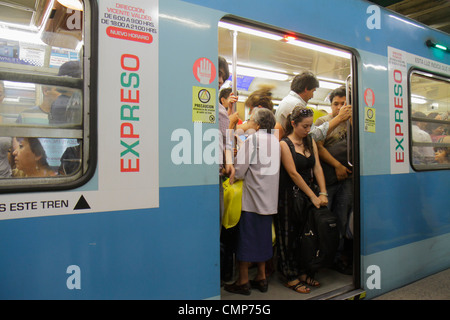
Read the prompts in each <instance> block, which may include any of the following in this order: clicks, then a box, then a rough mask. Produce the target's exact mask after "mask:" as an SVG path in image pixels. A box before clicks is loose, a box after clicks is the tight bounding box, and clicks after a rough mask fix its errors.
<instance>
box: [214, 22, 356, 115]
mask: <svg viewBox="0 0 450 320" xmlns="http://www.w3.org/2000/svg"><path fill="white" fill-rule="evenodd" d="M236 31H237V35H236ZM235 36H236V37H237V39H236V55H237V59H236V74H237V84H236V87H237V91H238V94H239V103H238V107H237V110H238V112H239V115H240V118H241V119H244V118H247V116H248V115H247V114H246V113H245V114H244V112H248V110H245V111H244V110H243V104H244V102H245V99H246V97H247V96H248V95H249V94H250V93H251V92H253V91H255V90H258V89H260V88H261V87H262V86H269V87H272V98H273V102H274V108H275V109H276V108H277V106H278V104H279V102H280V101H281V99H283V97H285V96H286V95H287V94H288V93H289V91H290V83H291V80H292V79H293V77H294V76H295V75H297V74H300V73H302V72H303V71H310V72H312V73H313V74H315V75H316V77H317V78H318V79H319V82H320V88H318V89H317V90H316V91H315V93H314V97H313V98H312V99H311V100H309V103H308V105H309V106H310V107H312V108H313V109H323V110H326V111H327V112H330V111H331V108H330V102H329V100H328V99H327V96H328V95H329V93H330V92H331V91H332V90H333V89H335V88H338V87H340V86H345V82H346V79H347V77H348V75H349V74H350V73H351V53H350V52H347V51H344V50H341V49H339V48H333V47H331V46H327V45H323V44H319V43H314V42H310V41H307V40H305V39H301V38H300V37H299V36H298V35H296V34H293V33H282V32H276V31H270V30H267V29H266V30H264V29H259V28H255V27H251V26H249V25H241V24H238V23H235V22H231V21H226V20H223V21H221V22H220V23H219V55H221V56H223V57H225V59H226V60H227V61H228V62H229V65H230V72H232V70H233V68H232V62H233V40H234V39H233V38H234V37H235ZM230 80H231V79H230Z"/></svg>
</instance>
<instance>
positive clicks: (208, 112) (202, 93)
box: [192, 86, 216, 123]
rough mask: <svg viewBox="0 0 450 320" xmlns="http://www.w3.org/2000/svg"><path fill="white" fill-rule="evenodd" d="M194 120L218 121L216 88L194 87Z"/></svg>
mask: <svg viewBox="0 0 450 320" xmlns="http://www.w3.org/2000/svg"><path fill="white" fill-rule="evenodd" d="M192 122H203V123H216V89H212V88H204V87H195V86H194V87H192Z"/></svg>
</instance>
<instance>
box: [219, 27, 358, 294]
mask: <svg viewBox="0 0 450 320" xmlns="http://www.w3.org/2000/svg"><path fill="white" fill-rule="evenodd" d="M218 39H219V44H218V47H219V50H218V53H219V56H222V57H224V58H225V59H226V60H227V62H228V64H229V68H230V74H231V76H230V78H229V79H228V80H227V81H225V83H224V85H223V86H222V88H221V89H222V90H224V89H226V88H231V90H232V91H233V92H234V93H235V94H236V95H238V96H239V99H238V102H237V103H236V104H235V106H230V108H232V111H230V113H232V112H237V113H238V115H239V118H240V119H241V120H243V121H245V120H246V119H248V118H249V107H248V106H246V103H245V102H246V100H247V98H248V97H249V95H250V94H251V93H252V92H255V91H256V90H260V89H263V88H265V89H267V90H269V91H270V92H271V98H272V101H273V104H274V110H273V112H276V109H277V107H278V105H279V103H280V102H281V100H282V99H283V98H284V97H285V96H286V95H288V94H289V92H290V84H291V81H292V79H293V78H294V77H295V76H296V75H297V74H300V73H302V72H303V71H310V72H312V73H313V74H314V75H315V76H316V77H317V79H318V80H319V84H320V86H319V88H317V90H316V91H315V92H314V96H313V97H312V98H311V99H310V100H309V101H308V108H311V109H312V110H313V111H314V121H316V120H317V119H318V118H319V117H322V116H325V115H328V114H331V115H333V108H332V106H331V101H330V93H331V92H332V91H333V90H335V89H337V88H343V89H344V90H346V93H347V96H348V97H351V96H357V93H356V92H355V91H356V90H351V88H352V87H353V88H356V86H355V85H353V86H352V82H353V83H356V82H355V62H356V60H355V59H356V58H355V57H354V55H353V54H352V52H351V51H350V50H348V49H342V48H339V47H337V46H335V45H332V44H324V43H320V42H317V41H314V40H311V39H308V38H305V37H304V36H301V35H298V34H296V33H293V32H284V31H280V30H274V29H271V28H266V27H260V26H256V25H253V24H246V23H242V22H240V21H236V20H233V19H229V20H226V19H225V20H222V21H220V22H219V36H218ZM229 90H230V89H229ZM219 97H220V96H219ZM349 100H350V101H355V99H351V98H350V99H349ZM350 101H348V100H347V102H350ZM353 109H354V110H357V106H354V108H353ZM354 112H355V111H354ZM354 118H356V119H357V117H354ZM354 125H355V127H356V128H358V126H357V123H356V121H354ZM347 131H348V132H351V131H352V128H351V127H350V122H348V127H347ZM352 136H353V137H355V139H350V138H351V137H352ZM345 139H347V138H345ZM351 140H354V141H351ZM356 141H357V132H355V133H354V134H351V135H348V139H347V144H348V145H352V144H353V145H352V148H350V149H349V150H353V151H354V152H351V151H349V152H347V155H346V157H347V159H346V161H347V162H348V163H349V165H348V166H349V168H351V170H352V172H353V174H352V175H353V176H352V178H350V180H351V181H352V189H353V190H352V192H353V199H358V188H357V185H358V180H359V176H358V172H359V170H358V159H356V158H354V157H353V154H358V152H356V151H357V146H356ZM352 153H353V154H352ZM358 212H359V209H358V206H357V205H355V204H353V211H351V210H350V208H348V214H349V215H350V216H351V218H350V219H349V221H348V222H349V223H348V226H350V227H349V228H346V231H347V234H346V235H345V237H346V240H345V249H349V251H347V252H351V254H350V255H349V256H348V257H349V260H348V261H349V263H350V261H351V260H352V259H353V266H359V258H358V257H359V238H358V230H356V229H357V228H358V227H357V226H358V223H355V222H354V221H357V220H358ZM353 226H355V227H353ZM227 228H228V229H226V230H225V234H227V232H228V233H230V232H231V233H232V231H230V230H233V228H232V226H227ZM222 231H224V229H223V230H222ZM223 235H224V233H223V234H222V236H223ZM225 241H227V240H225ZM222 245H223V246H225V247H226V246H227V245H226V244H223V243H222ZM342 245H343V242H342ZM342 248H343V247H342ZM225 251H226V250H225ZM225 261H230V258H229V259H228V260H227V258H225ZM272 267H273V269H274V270H276V267H277V266H276V254H275V255H274V258H273V261H272ZM224 268H230V266H229V264H228V265H226V264H225V265H224V264H222V276H223V275H224V274H225V275H228V279H227V280H230V270H229V269H228V271H227V270H224ZM269 268H270V267H269ZM339 271H340V272H338V271H337V270H335V269H333V268H327V269H324V270H321V271H320V272H319V273H318V275H317V278H318V280H319V281H320V282H321V283H322V284H323V285H322V286H321V287H320V288H319V289H314V290H312V291H311V294H306V295H305V294H299V293H296V292H293V291H292V290H288V289H286V288H285V287H284V286H283V284H282V281H280V279H279V274H277V272H276V271H275V273H274V274H273V275H272V276H271V278H272V280H271V281H270V282H269V285H270V286H271V290H270V293H269V297H267V296H264V294H260V293H259V292H255V290H253V291H252V295H251V299H266V298H269V299H309V298H331V297H336V296H338V295H341V294H343V293H345V292H347V293H348V292H351V291H352V290H353V289H354V288H359V287H360V285H359V280H358V279H359V268H358V267H353V269H351V268H348V267H347V269H346V270H344V269H341V270H339ZM250 278H251V272H250ZM236 298H237V297H236V295H233V294H230V293H227V292H226V291H224V290H222V299H236Z"/></svg>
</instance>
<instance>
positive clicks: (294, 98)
mask: <svg viewBox="0 0 450 320" xmlns="http://www.w3.org/2000/svg"><path fill="white" fill-rule="evenodd" d="M318 87H319V80H317V78H316V77H315V76H314V74H312V73H311V72H308V71H305V72H303V73H302V74H299V75H296V76H295V77H294V79H293V80H292V82H291V91H290V92H289V94H288V95H287V96H286V97H284V98H283V100H281V102H280V104H279V105H278V108H277V111H276V113H275V119H276V120H277V124H276V125H275V129H278V132H279V139H281V138H283V136H284V132H285V129H286V121H287V117H288V115H289V114H290V113H291V112H292V110H293V109H294V108H295V107H296V106H302V107H306V105H307V103H308V101H309V100H310V99H311V98H312V97H313V96H314V91H316V89H317V88H318ZM351 115H352V113H351V106H345V107H343V108H341V111H340V112H339V114H338V115H337V116H336V117H334V118H333V119H332V120H331V121H329V122H325V123H323V124H322V125H320V126H318V127H315V126H314V125H313V126H312V127H311V131H310V134H311V136H312V137H313V138H314V140H316V141H321V140H324V139H325V138H326V136H327V133H328V132H329V131H330V132H331V131H333V129H334V128H336V127H337V126H338V125H339V124H340V123H341V122H344V121H347V120H348V119H349V118H350V117H351Z"/></svg>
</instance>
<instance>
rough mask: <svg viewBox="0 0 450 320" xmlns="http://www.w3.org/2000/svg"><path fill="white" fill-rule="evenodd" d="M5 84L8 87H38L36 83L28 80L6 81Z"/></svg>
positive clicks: (30, 88) (23, 88)
mask: <svg viewBox="0 0 450 320" xmlns="http://www.w3.org/2000/svg"><path fill="white" fill-rule="evenodd" d="M3 84H4V85H5V88H8V89H21V90H35V88H36V85H35V84H34V83H28V82H15V81H4V82H3Z"/></svg>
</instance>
